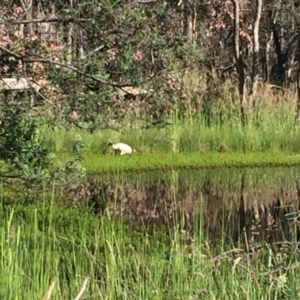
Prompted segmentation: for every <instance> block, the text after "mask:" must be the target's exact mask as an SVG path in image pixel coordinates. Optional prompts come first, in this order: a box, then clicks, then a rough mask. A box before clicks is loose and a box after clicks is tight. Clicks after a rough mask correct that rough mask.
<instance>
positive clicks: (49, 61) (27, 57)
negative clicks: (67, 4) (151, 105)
mask: <svg viewBox="0 0 300 300" xmlns="http://www.w3.org/2000/svg"><path fill="white" fill-rule="evenodd" d="M0 50H2V51H4V52H6V53H8V54H9V55H11V56H13V57H15V58H16V59H19V60H21V61H22V62H23V63H24V62H25V63H35V62H39V63H44V64H50V65H56V66H60V67H63V68H66V69H69V70H72V71H74V72H76V73H78V74H80V75H82V76H85V77H88V78H91V79H93V80H95V81H97V82H100V83H102V84H104V85H108V86H112V87H117V88H121V87H127V86H130V85H131V84H128V83H127V84H116V83H112V82H107V81H105V80H102V79H100V78H97V77H95V76H93V75H90V74H88V73H85V72H84V71H81V70H79V69H78V68H76V67H74V66H72V65H70V64H68V63H63V62H58V61H55V60H52V59H46V58H30V54H26V55H21V54H19V53H16V52H13V51H11V50H9V49H7V48H5V47H2V46H0Z"/></svg>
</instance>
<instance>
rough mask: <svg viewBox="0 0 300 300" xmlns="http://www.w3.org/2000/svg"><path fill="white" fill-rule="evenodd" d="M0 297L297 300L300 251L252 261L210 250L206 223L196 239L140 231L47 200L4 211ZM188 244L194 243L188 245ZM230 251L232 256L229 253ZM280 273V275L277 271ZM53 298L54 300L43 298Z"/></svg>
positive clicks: (175, 232) (268, 253) (172, 231)
mask: <svg viewBox="0 0 300 300" xmlns="http://www.w3.org/2000/svg"><path fill="white" fill-rule="evenodd" d="M0 222H1V229H0V246H1V260H0V265H1V268H0V282H1V290H0V297H1V299H7V300H10V299H43V296H44V295H45V293H46V291H48V290H49V288H50V286H51V284H52V283H53V291H52V294H51V299H75V297H76V295H77V294H78V293H79V291H80V290H81V288H82V286H83V283H84V281H85V280H86V279H87V280H88V283H87V286H86V288H85V290H84V295H83V297H86V298H83V299H112V300H115V299H170V300H173V299H233V298H235V299H281V297H283V295H285V297H286V298H287V299H297V297H298V294H299V285H300V279H299V276H298V273H299V269H300V267H299V264H298V263H297V254H296V253H297V252H296V247H297V246H296V245H295V246H292V247H295V249H294V250H295V252H293V250H292V251H291V252H290V254H288V255H285V256H284V257H282V258H281V261H280V262H279V260H278V259H279V258H278V256H276V249H272V250H271V249H268V247H266V248H265V251H264V250H262V252H261V253H260V255H257V256H255V257H254V258H250V259H247V257H246V255H245V253H244V252H243V251H242V252H239V251H237V250H236V252H235V254H234V255H232V252H231V251H228V250H230V249H231V248H232V247H234V246H233V245H224V246H221V245H223V244H222V241H220V243H219V245H220V246H219V247H218V249H212V248H211V247H210V246H211V245H210V240H209V239H208V238H207V236H206V233H205V231H204V229H203V228H204V227H203V225H204V224H202V223H201V218H200V220H199V222H198V225H197V226H198V227H197V228H195V230H194V234H193V235H192V236H189V237H188V236H186V233H185V232H184V231H181V230H180V228H179V226H178V225H179V224H180V222H181V220H178V224H174V228H160V229H157V230H155V231H149V230H147V228H146V227H140V228H137V229H134V227H131V226H129V225H128V224H125V223H123V222H122V221H121V220H116V219H114V218H112V216H111V215H109V213H106V214H104V215H102V216H95V215H93V214H92V213H90V212H89V211H82V212H81V213H79V212H78V211H76V210H75V209H73V208H69V209H66V208H65V209H61V208H60V207H58V206H56V205H55V204H54V203H53V202H51V201H50V203H49V202H48V201H47V200H46V199H44V201H41V202H40V203H39V204H35V205H33V206H26V207H21V206H20V207H14V208H8V207H6V211H1V219H0ZM187 240H189V242H187ZM224 247H226V248H224ZM226 249H227V250H226ZM277 269H278V270H280V271H276V270H277ZM44 299H50V298H44Z"/></svg>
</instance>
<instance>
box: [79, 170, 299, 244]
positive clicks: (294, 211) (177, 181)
mask: <svg viewBox="0 0 300 300" xmlns="http://www.w3.org/2000/svg"><path fill="white" fill-rule="evenodd" d="M299 171H300V169H299V168H295V167H294V168H270V169H261V168H258V169H237V168H236V169H235V168H234V169H214V170H202V171H189V170H185V171H169V172H150V173H142V174H136V175H135V174H123V175H122V174H120V175H118V176H116V175H115V176H102V177H101V176H100V177H97V178H94V179H91V180H90V181H89V183H88V184H87V185H86V187H85V189H86V190H85V192H83V193H82V194H81V197H83V198H84V197H85V196H87V195H88V198H89V199H90V201H89V203H90V205H92V207H93V209H94V211H95V213H99V212H101V210H102V209H103V208H104V207H105V208H106V207H107V208H108V209H109V211H110V213H111V214H112V215H113V216H115V217H119V218H122V219H123V220H125V221H126V222H127V223H129V224H132V225H133V224H134V225H136V226H138V225H143V226H146V225H147V227H148V228H156V229H157V228H159V227H160V226H167V227H173V226H174V225H176V224H180V226H181V228H182V229H183V230H188V231H190V230H193V229H194V228H195V227H197V229H198V230H199V228H198V226H199V224H200V225H201V230H204V231H205V233H206V234H207V236H208V237H209V238H210V240H213V239H219V238H224V237H226V238H228V239H230V240H233V241H237V240H239V238H240V237H241V234H242V233H243V235H244V236H245V235H247V237H248V238H250V236H252V238H254V237H255V240H261V239H267V240H268V241H273V242H275V241H279V240H283V239H287V240H289V239H291V238H292V236H291V235H293V234H294V231H293V230H291V229H292V228H293V227H291V226H292V223H293V222H294V221H295V220H296V217H297V216H298V210H299V208H300V207H299V203H300V202H299V201H300V185H299V183H300V181H299V180H300V172H299ZM297 232H298V231H297Z"/></svg>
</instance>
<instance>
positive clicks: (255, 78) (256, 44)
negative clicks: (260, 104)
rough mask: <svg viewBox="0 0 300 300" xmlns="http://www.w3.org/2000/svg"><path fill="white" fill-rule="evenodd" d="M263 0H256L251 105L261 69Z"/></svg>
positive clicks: (252, 104)
mask: <svg viewBox="0 0 300 300" xmlns="http://www.w3.org/2000/svg"><path fill="white" fill-rule="evenodd" d="M261 9H262V0H256V14H255V21H254V26H253V60H252V74H251V81H252V84H251V90H250V99H249V102H250V105H251V106H252V107H254V106H255V94H256V90H257V83H258V71H259V23H260V17H261Z"/></svg>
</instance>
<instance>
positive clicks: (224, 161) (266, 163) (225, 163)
mask: <svg viewBox="0 0 300 300" xmlns="http://www.w3.org/2000/svg"><path fill="white" fill-rule="evenodd" d="M299 164H300V155H299V156H298V155H294V154H290V153H283V152H277V153H272V152H258V153H247V154H244V153H221V154H220V153H203V154H200V153H188V154H185V153H173V154H171V153H153V154H147V153H146V154H136V155H132V156H130V157H115V156H110V155H100V154H89V155H86V156H85V158H84V160H83V166H84V167H85V168H86V169H87V171H88V173H89V174H92V173H105V172H130V171H145V170H148V171H151V170H168V169H169V170H170V169H201V168H224V167H237V168H241V167H278V166H295V165H299Z"/></svg>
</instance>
